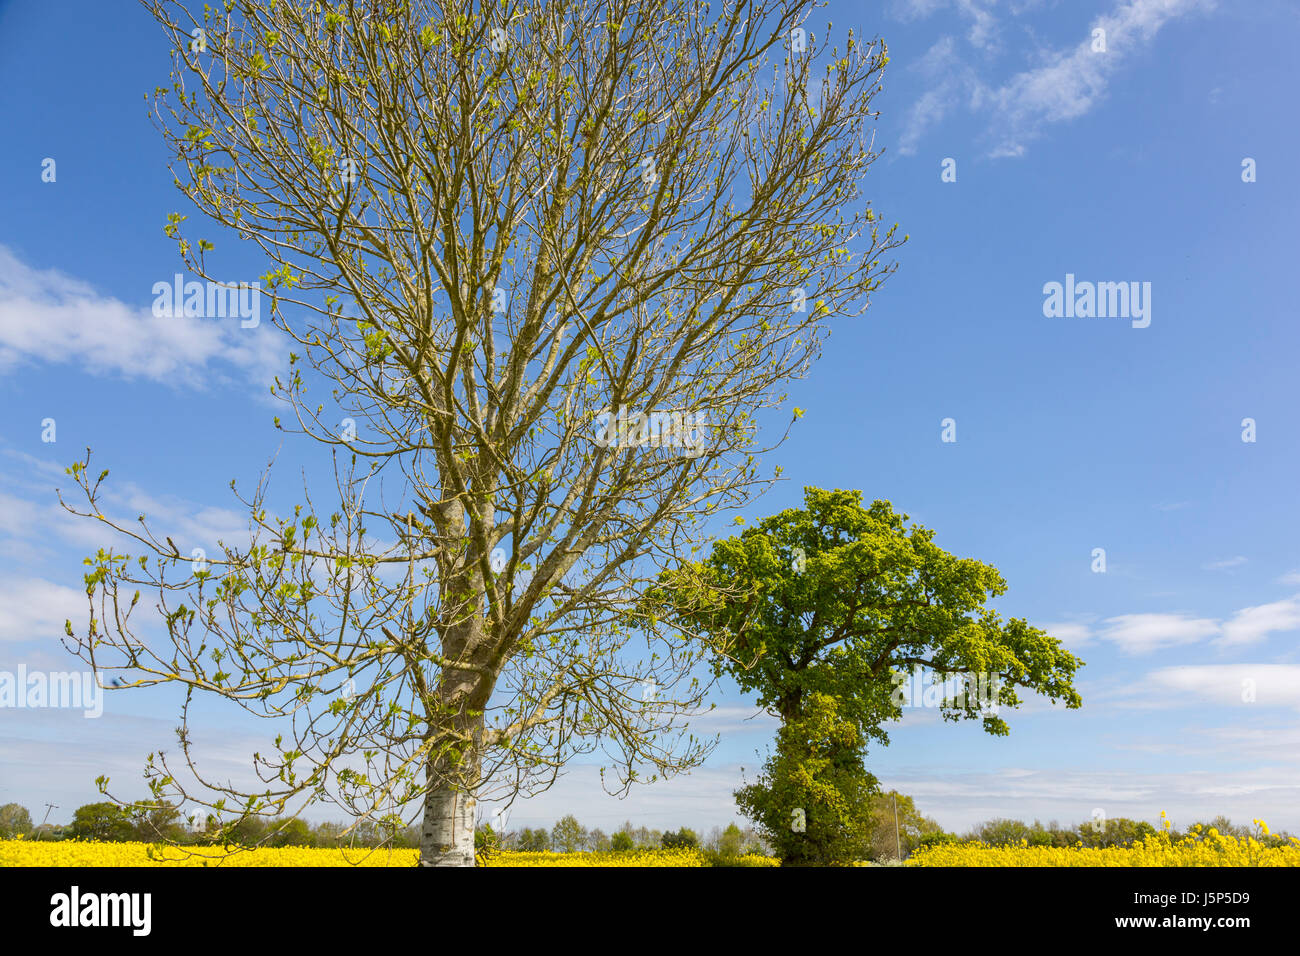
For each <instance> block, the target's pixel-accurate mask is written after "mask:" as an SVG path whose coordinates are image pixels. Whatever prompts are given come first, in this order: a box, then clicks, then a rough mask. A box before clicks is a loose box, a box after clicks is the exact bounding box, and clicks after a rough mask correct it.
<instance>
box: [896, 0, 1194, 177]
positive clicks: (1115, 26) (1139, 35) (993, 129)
mask: <svg viewBox="0 0 1300 956" xmlns="http://www.w3.org/2000/svg"><path fill="white" fill-rule="evenodd" d="M944 6H947V4H937V3H921V4H915V3H914V4H906V5H904V7H903V8H902V10H901V15H903V16H904V18H915V17H919V16H922V15H928V14H929V13H932V12H935V11H937V10H938V9H941V8H943V7H944ZM953 6H954V8H955V9H956V10H958V11H959V12H961V13H962V14H964V15H965V16H966V17H967V18H968V19H970V21H971V27H970V31H969V33H968V35H967V40H968V41H969V43H970V44H971V45H972V46H974V47H976V48H978V49H979V50H981V51H982V52H984V53H986V54H987V53H990V52H995V51H996V50H998V49H999V45H998V42H997V37H998V23H997V20H996V18H995V17H994V16H993V14H992V7H993V4H991V3H977V2H974V0H954V3H953ZM1213 7H1214V0H1123V2H1121V3H1119V4H1118V5H1117V6H1116V7H1115V8H1114V9H1113V10H1112V11H1111V12H1110V13H1107V14H1104V15H1102V16H1100V17H1097V18H1096V19H1095V20H1094V21H1093V22H1092V23H1091V24H1090V25H1089V26H1088V28H1087V29H1086V30H1082V31H1081V32H1080V39H1079V41H1078V42H1077V43H1076V44H1074V45H1073V46H1068V47H1066V48H1064V49H1059V50H1046V51H1043V52H1042V53H1041V54H1040V55H1039V56H1038V59H1039V62H1038V63H1037V64H1036V65H1035V66H1033V67H1032V68H1030V69H1027V70H1022V71H1021V72H1019V73H1016V74H1014V75H1013V76H1011V77H1010V78H1009V79H1006V80H1003V81H996V80H990V79H986V78H985V76H984V75H983V74H982V73H981V72H980V71H977V70H975V69H974V68H973V67H971V66H969V65H967V64H965V63H964V62H962V61H961V59H960V57H958V56H957V55H956V54H955V51H953V50H951V49H949V55H948V57H947V58H946V68H945V69H944V70H943V71H942V72H939V73H936V72H935V71H934V70H933V66H932V65H930V66H927V65H925V64H924V63H923V62H922V63H920V64H918V66H917V69H918V71H919V72H921V74H922V75H923V76H926V77H927V78H928V79H929V89H928V90H927V91H926V92H925V93H924V94H922V95H921V97H920V99H919V100H918V101H917V103H916V104H915V105H914V106H913V108H912V110H911V111H909V113H908V117H907V121H906V125H905V128H904V131H903V133H902V135H901V137H900V144H899V151H900V152H902V153H904V154H910V153H914V152H915V151H916V147H917V143H918V141H919V140H920V139H921V137H922V136H923V135H924V134H925V133H926V132H927V131H929V130H930V129H932V128H933V127H935V126H936V125H938V123H939V122H940V121H941V120H942V119H943V118H944V117H945V116H946V115H947V114H948V113H949V112H951V111H952V110H953V109H954V108H956V107H960V106H965V107H966V108H968V109H969V110H970V111H971V112H973V113H974V114H976V115H977V116H982V117H984V119H985V120H986V122H987V131H988V132H987V135H988V137H989V143H990V145H989V147H988V154H989V155H990V156H993V157H1007V156H1022V155H1024V153H1025V150H1026V148H1027V146H1028V144H1029V143H1031V142H1032V141H1033V140H1035V139H1037V138H1039V137H1040V136H1042V135H1043V133H1044V131H1045V129H1046V128H1047V127H1048V126H1050V125H1052V124H1056V123H1064V122H1068V121H1070V120H1074V119H1078V118H1079V117H1081V116H1083V115H1085V114H1087V113H1088V112H1090V111H1091V110H1092V109H1093V108H1094V107H1096V106H1097V104H1098V103H1100V102H1102V101H1103V100H1104V99H1105V96H1106V93H1107V90H1108V87H1109V85H1110V83H1111V81H1112V79H1113V78H1114V76H1115V75H1116V73H1117V72H1118V71H1119V70H1120V68H1121V67H1122V66H1124V65H1125V64H1126V63H1127V62H1129V61H1131V60H1132V59H1133V58H1134V57H1136V56H1138V55H1139V54H1140V53H1141V52H1142V51H1143V50H1145V49H1146V48H1148V47H1149V46H1150V45H1151V43H1152V42H1153V40H1154V39H1155V36H1156V34H1157V33H1159V32H1160V30H1161V29H1162V28H1163V27H1164V26H1165V25H1166V24H1168V23H1169V22H1170V21H1172V20H1175V19H1177V18H1180V17H1184V16H1187V15H1189V14H1192V13H1196V12H1203V11H1208V10H1211V9H1213ZM1023 9H1026V8H1020V10H1021V11H1023ZM1017 12H1018V11H1017V10H1015V9H1013V10H1012V11H1011V13H1012V15H1016V13H1017ZM1096 30H1102V31H1105V50H1104V51H1101V50H1098V49H1095V48H1094V31H1096ZM948 39H949V38H944V40H941V41H940V44H942V43H945V42H946V41H947V40H948ZM938 47H939V44H936V45H935V47H932V48H931V52H934V51H935V50H936V49H937V48H938ZM929 56H930V54H929V53H927V55H926V58H928V57H929ZM923 59H924V58H923Z"/></svg>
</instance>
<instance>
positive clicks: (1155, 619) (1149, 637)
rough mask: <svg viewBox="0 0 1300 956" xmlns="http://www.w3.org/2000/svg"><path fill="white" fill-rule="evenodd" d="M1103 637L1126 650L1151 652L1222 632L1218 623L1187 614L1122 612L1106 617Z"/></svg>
mask: <svg viewBox="0 0 1300 956" xmlns="http://www.w3.org/2000/svg"><path fill="white" fill-rule="evenodd" d="M1105 625H1106V627H1105V629H1104V630H1102V632H1101V634H1100V637H1101V639H1102V640H1104V641H1109V642H1111V643H1112V644H1115V645H1117V646H1118V647H1119V649H1120V650H1122V651H1123V652H1124V653H1126V654H1149V653H1151V652H1152V651H1158V650H1162V649H1164V648H1166V647H1177V646H1179V645H1181V644H1194V643H1196V642H1197V641H1200V640H1203V639H1205V638H1207V637H1211V636H1213V635H1215V634H1217V633H1219V623H1218V622H1217V621H1214V620H1211V619H1209V618H1203V617H1192V616H1190V615H1187V614H1120V615H1118V616H1116V617H1111V618H1107V619H1106V621H1105Z"/></svg>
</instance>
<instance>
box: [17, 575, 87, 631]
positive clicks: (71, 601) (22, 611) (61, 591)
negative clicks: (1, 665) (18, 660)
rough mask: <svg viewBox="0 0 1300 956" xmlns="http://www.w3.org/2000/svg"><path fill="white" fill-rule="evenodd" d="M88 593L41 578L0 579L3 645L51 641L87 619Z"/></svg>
mask: <svg viewBox="0 0 1300 956" xmlns="http://www.w3.org/2000/svg"><path fill="white" fill-rule="evenodd" d="M86 613H87V610H86V593H85V591H78V590H76V589H75V588H70V587H64V586H63V585H61V584H54V583H53V582H51V581H46V580H44V579H42V578H33V577H5V578H0V641H48V640H57V639H58V638H59V637H61V636H62V635H63V622H64V621H66V620H68V619H71V618H82V617H85V616H86Z"/></svg>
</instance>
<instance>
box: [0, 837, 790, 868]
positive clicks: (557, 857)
mask: <svg viewBox="0 0 1300 956" xmlns="http://www.w3.org/2000/svg"><path fill="white" fill-rule="evenodd" d="M417 856H418V851H416V850H347V849H322V848H316V847H281V848H277V849H271V848H266V847H263V848H259V849H256V850H246V851H243V852H237V853H231V854H229V855H225V854H223V853H222V851H221V850H220V849H215V848H211V847H192V848H189V849H186V850H183V849H179V848H176V847H160V846H155V845H151V844H148V843H97V842H90V841H81V840H64V841H61V842H57V843H56V842H37V841H33V840H0V866H271V867H281V866H415V862H416V858H417ZM763 859H765V860H766V858H763ZM481 863H482V865H484V866H707V865H708V863H707V861H706V859H705V856H704V854H703V853H702V852H701V851H699V850H630V851H627V852H624V853H512V852H500V853H494V854H492V855H490V856H488V857H487V858H486V859H485V860H483V861H481ZM776 863H777V861H776V860H771V861H770V862H769V863H768V865H776Z"/></svg>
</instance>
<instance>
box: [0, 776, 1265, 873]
mask: <svg viewBox="0 0 1300 956" xmlns="http://www.w3.org/2000/svg"><path fill="white" fill-rule="evenodd" d="M866 818H867V820H868V822H866V823H865V824H864V827H865V833H864V835H863V836H862V840H861V842H862V845H863V846H865V847H866V850H865V854H864V858H865V859H870V860H876V861H889V860H905V859H907V858H908V856H910V855H911V853H912V852H913V851H914V850H916V849H917V848H919V847H922V846H927V845H930V844H933V843H955V842H963V841H978V842H981V843H986V844H988V845H990V846H1017V845H1019V844H1021V843H1022V842H1023V843H1026V844H1028V845H1029V846H1056V847H1069V846H1075V845H1076V844H1082V845H1083V846H1085V847H1117V846H1128V845H1129V844H1131V843H1133V842H1134V841H1136V840H1141V839H1143V838H1144V837H1147V836H1151V835H1153V834H1155V833H1156V832H1157V829H1156V827H1155V826H1153V825H1152V824H1150V823H1148V822H1147V821H1145V820H1132V819H1129V818H1128V817H1116V818H1114V819H1110V820H1105V821H1095V822H1093V821H1090V822H1087V823H1082V824H1079V825H1078V826H1062V825H1061V824H1059V823H1058V822H1057V821H1055V820H1053V821H1051V822H1050V823H1046V824H1044V823H1042V822H1041V821H1039V820H1035V821H1034V822H1033V823H1025V822H1024V821H1022V820H1010V819H1005V818H1001V817H998V818H994V819H992V820H988V821H985V822H983V823H980V824H978V825H976V826H974V827H972V828H971V829H969V830H967V831H965V832H964V833H960V834H959V833H955V832H948V831H945V830H944V829H943V828H942V827H941V826H940V825H939V824H938V823H937V822H936V821H935V820H934V819H932V818H930V817H927V816H925V815H923V814H922V813H920V812H919V811H918V810H917V809H916V805H915V802H914V801H913V799H912V798H911V797H909V796H907V795H906V794H902V793H898V792H897V791H892V790H891V791H888V792H884V793H877V794H875V795H874V796H873V797H872V799H871V801H870V805H869V807H868V809H867V811H866ZM1211 828H1213V829H1214V830H1216V831H1217V832H1218V833H1220V834H1222V835H1224V836H1232V837H1236V838H1237V839H1245V838H1246V837H1252V836H1253V837H1255V839H1257V840H1259V841H1260V842H1261V843H1263V844H1264V845H1265V846H1283V845H1286V844H1287V842H1288V841H1289V840H1290V834H1289V833H1287V832H1285V831H1282V832H1278V833H1272V834H1270V835H1268V836H1263V835H1261V834H1259V833H1258V832H1256V830H1255V828H1253V827H1250V826H1245V825H1239V824H1234V823H1233V822H1232V821H1231V820H1229V819H1228V818H1227V817H1224V816H1217V817H1215V818H1213V819H1212V820H1208V821H1200V822H1196V823H1193V824H1191V825H1189V826H1188V827H1186V828H1185V829H1179V828H1176V827H1175V828H1171V829H1170V836H1171V837H1172V838H1173V839H1174V840H1175V841H1178V840H1182V839H1185V838H1187V837H1192V838H1194V839H1203V838H1204V837H1205V836H1206V835H1207V834H1208V833H1209V831H1210V829H1211ZM19 837H22V838H24V839H34V840H101V841H106V842H127V841H142V842H146V843H160V842H166V843H176V844H181V845H211V844H213V843H231V844H239V845H244V846H254V845H257V846H269V847H284V846H301V847H340V846H351V847H393V848H410V847H418V846H419V844H420V835H419V831H418V829H417V828H416V827H413V826H412V827H407V826H405V825H403V824H402V823H401V822H400V821H397V820H392V821H386V822H380V823H368V822H361V823H358V824H355V825H353V827H352V830H351V831H350V832H347V828H346V826H345V825H344V824H342V823H330V822H327V823H318V824H315V825H314V826H313V825H310V824H308V823H306V822H304V821H303V820H300V819H298V818H296V817H279V818H275V819H270V820H259V819H257V818H249V819H245V820H243V821H241V822H240V824H239V826H238V827H236V828H234V829H228V830H226V831H224V832H222V831H217V830H216V828H215V827H212V828H207V827H204V826H200V827H198V828H194V827H193V826H191V822H190V821H188V820H186V819H185V818H184V817H183V816H182V814H181V812H180V811H179V810H178V809H177V808H176V807H173V806H171V805H167V804H164V805H160V806H148V805H144V806H141V807H138V808H137V809H135V810H134V811H130V810H127V809H125V808H123V807H120V806H118V805H117V804H115V803H109V802H103V803H88V804H86V805H85V806H81V807H78V808H77V810H76V812H75V813H74V814H73V818H72V822H71V823H69V824H65V825H53V824H48V823H47V824H43V825H38V826H33V824H32V816H31V813H30V812H29V811H28V810H27V808H26V807H24V806H21V805H20V804H17V803H6V804H4V805H3V806H0V839H4V840H11V839H16V838H19ZM475 846H476V849H477V850H478V851H479V852H481V853H492V852H494V851H497V850H512V851H519V852H531V853H544V852H550V853H606V852H613V853H622V852H634V851H637V850H654V849H674V848H698V849H700V850H702V851H704V852H705V853H706V854H707V855H708V856H709V857H710V859H711V860H712V861H713V862H715V863H721V862H725V861H726V860H729V859H737V858H740V857H744V856H749V855H753V854H758V855H763V856H770V855H772V852H773V850H772V847H771V846H770V845H768V844H767V843H766V842H765V841H764V840H763V838H762V836H761V834H760V832H759V831H757V830H755V828H753V827H750V826H746V827H743V828H742V827H739V826H737V825H736V824H735V823H730V824H728V825H727V826H726V827H716V826H715V827H713V829H712V830H711V831H710V832H709V833H708V834H707V835H706V836H705V837H703V838H701V837H700V836H698V835H697V834H696V832H695V831H694V830H691V829H689V828H687V827H681V828H680V829H677V830H658V829H653V828H649V827H645V826H633V825H632V822H631V821H630V820H628V821H626V822H624V823H623V825H622V826H621V827H619V828H618V829H617V830H615V831H613V832H612V833H608V834H607V833H605V831H604V830H601V829H600V828H599V827H596V828H593V829H587V828H586V827H584V826H583V825H582V824H581V823H580V822H579V821H578V818H577V817H575V816H574V815H573V814H566V815H565V816H563V817H561V818H560V819H559V820H558V821H556V823H555V825H554V826H552V827H551V828H550V829H547V828H546V827H536V828H533V827H523V828H522V829H517V830H507V831H504V832H501V833H498V832H496V831H495V830H493V828H492V827H491V826H490V825H487V824H484V825H481V826H479V827H478V828H477V831H476V834H475Z"/></svg>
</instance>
